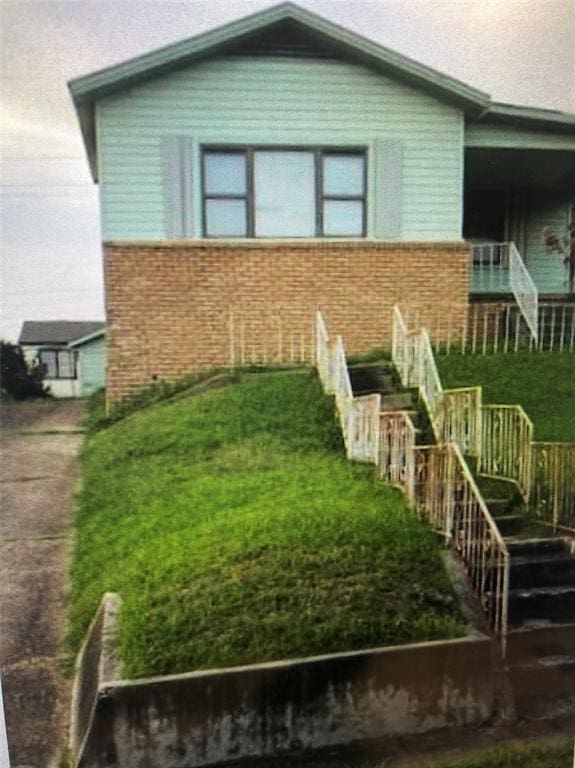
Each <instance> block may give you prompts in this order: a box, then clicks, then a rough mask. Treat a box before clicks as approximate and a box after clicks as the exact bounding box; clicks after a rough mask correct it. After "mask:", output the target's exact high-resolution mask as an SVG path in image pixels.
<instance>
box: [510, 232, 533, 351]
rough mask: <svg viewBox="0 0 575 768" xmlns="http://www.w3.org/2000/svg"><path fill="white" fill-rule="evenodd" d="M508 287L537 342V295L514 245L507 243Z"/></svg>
mask: <svg viewBox="0 0 575 768" xmlns="http://www.w3.org/2000/svg"><path fill="white" fill-rule="evenodd" d="M509 285H510V286H511V290H512V291H513V295H514V296H515V301H516V302H517V304H518V305H519V308H520V309H521V312H522V314H523V317H524V318H525V322H526V323H527V325H528V326H529V330H530V331H531V335H532V337H533V339H535V341H537V339H538V327H537V323H538V316H539V310H538V303H539V294H538V291H537V288H536V287H535V283H534V282H533V280H532V278H531V275H530V274H529V271H528V269H527V267H526V266H525V264H524V262H523V259H522V258H521V256H520V255H519V251H518V250H517V247H516V246H515V243H509Z"/></svg>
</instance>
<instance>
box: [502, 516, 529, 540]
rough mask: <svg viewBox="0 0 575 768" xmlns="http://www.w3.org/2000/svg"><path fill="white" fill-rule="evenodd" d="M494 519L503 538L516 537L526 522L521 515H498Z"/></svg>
mask: <svg viewBox="0 0 575 768" xmlns="http://www.w3.org/2000/svg"><path fill="white" fill-rule="evenodd" d="M494 519H495V524H496V525H497V527H498V528H499V533H500V534H501V535H502V536H514V535H515V534H517V533H519V532H520V531H521V529H522V527H523V524H524V522H525V521H524V518H523V517H522V516H521V515H498V516H497V517H495V516H494Z"/></svg>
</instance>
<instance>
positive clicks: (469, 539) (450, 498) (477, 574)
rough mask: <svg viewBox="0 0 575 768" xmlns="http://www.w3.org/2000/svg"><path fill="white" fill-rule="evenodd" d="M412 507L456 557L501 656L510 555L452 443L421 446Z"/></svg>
mask: <svg viewBox="0 0 575 768" xmlns="http://www.w3.org/2000/svg"><path fill="white" fill-rule="evenodd" d="M414 453H415V455H416V479H415V488H414V491H415V501H416V506H417V509H418V511H419V513H420V514H421V515H422V516H423V517H425V518H426V519H427V520H428V521H429V522H430V523H431V525H433V526H434V527H435V528H437V529H438V530H439V531H441V532H442V534H443V535H444V536H445V539H446V541H447V542H449V543H450V544H451V546H452V547H454V548H455V550H456V551H457V552H458V553H459V554H460V556H461V558H462V560H463V562H464V564H465V567H466V569H467V572H468V574H469V578H470V581H471V584H472V586H473V589H474V591H475V593H476V594H477V595H478V597H479V599H480V601H481V603H482V606H483V608H484V610H485V611H486V613H487V616H488V618H489V621H490V624H491V626H492V628H493V629H494V631H495V632H496V633H497V635H498V636H499V638H500V642H501V647H502V653H503V655H505V647H506V638H507V619H508V616H507V611H508V597H509V552H508V550H507V546H506V544H505V541H504V540H503V538H502V536H501V534H500V533H499V530H498V528H497V525H496V524H495V522H494V520H493V518H492V517H491V514H490V512H489V510H488V509H487V505H486V504H485V501H484V500H483V497H482V496H481V493H480V491H479V489H478V488H477V484H476V482H475V480H474V478H473V475H472V474H471V471H470V470H469V467H468V466H467V463H466V461H465V459H464V458H463V455H462V453H461V451H460V450H459V448H458V446H457V445H456V444H455V443H449V444H443V445H434V446H420V447H416V448H415V450H414Z"/></svg>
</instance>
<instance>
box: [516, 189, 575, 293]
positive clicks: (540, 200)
mask: <svg viewBox="0 0 575 768" xmlns="http://www.w3.org/2000/svg"><path fill="white" fill-rule="evenodd" d="M569 202H570V197H569V195H568V194H566V193H564V194H563V195H560V194H558V193H552V192H549V191H545V190H533V192H532V193H531V195H530V202H529V209H528V214H527V227H526V253H525V256H526V264H527V269H528V270H529V272H530V274H531V277H532V278H533V280H534V282H535V285H536V286H537V288H538V290H539V292H540V293H566V292H567V290H568V287H569V286H568V273H567V269H566V268H565V265H564V264H563V259H562V258H561V255H560V254H558V253H548V251H547V250H546V249H545V247H544V246H543V244H542V237H541V235H542V232H543V229H544V227H553V229H554V230H555V232H556V233H557V234H558V235H560V236H561V237H562V236H563V235H565V233H566V228H567V221H568V214H569ZM571 202H573V198H571Z"/></svg>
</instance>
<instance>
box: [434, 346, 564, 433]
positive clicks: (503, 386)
mask: <svg viewBox="0 0 575 768" xmlns="http://www.w3.org/2000/svg"><path fill="white" fill-rule="evenodd" d="M437 363H438V367H439V373H440V376H441V380H442V383H443V385H444V387H463V386H473V385H477V384H481V386H482V387H483V401H484V402H485V403H511V404H515V403H517V404H519V405H522V406H523V408H524V409H525V411H526V412H527V415H528V416H529V418H530V419H531V420H532V421H533V423H534V428H535V439H536V440H556V441H567V442H575V355H573V354H569V353H562V354H560V353H557V352H539V353H532V354H530V353H518V354H507V355H486V356H485V357H481V356H471V355H469V356H460V355H450V356H445V355H438V356H437Z"/></svg>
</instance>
